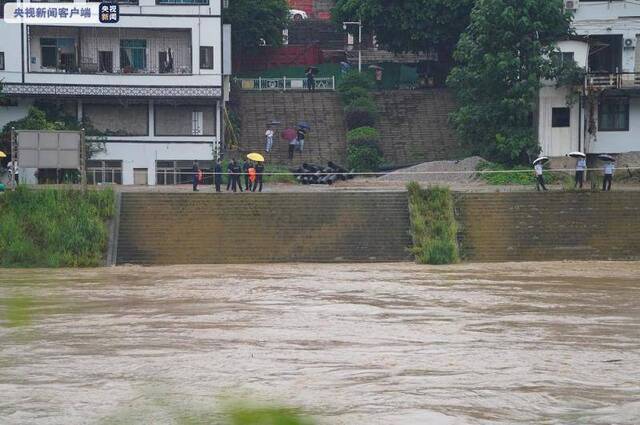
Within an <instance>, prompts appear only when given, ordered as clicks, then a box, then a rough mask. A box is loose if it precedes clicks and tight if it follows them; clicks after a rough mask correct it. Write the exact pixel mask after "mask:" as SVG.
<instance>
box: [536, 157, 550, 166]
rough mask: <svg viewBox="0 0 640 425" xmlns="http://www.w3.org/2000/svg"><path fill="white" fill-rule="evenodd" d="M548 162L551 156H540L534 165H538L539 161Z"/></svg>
mask: <svg viewBox="0 0 640 425" xmlns="http://www.w3.org/2000/svg"><path fill="white" fill-rule="evenodd" d="M547 162H549V158H548V157H546V156H541V157H540V158H538V159H536V160H535V161H533V165H538V164H539V163H542V164H543V165H544V164H546V163H547Z"/></svg>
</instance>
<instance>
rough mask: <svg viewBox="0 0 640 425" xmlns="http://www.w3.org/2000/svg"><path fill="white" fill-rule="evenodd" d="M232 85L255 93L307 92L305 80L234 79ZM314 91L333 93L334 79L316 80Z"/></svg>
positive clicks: (285, 78) (283, 78)
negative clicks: (255, 91)
mask: <svg viewBox="0 0 640 425" xmlns="http://www.w3.org/2000/svg"><path fill="white" fill-rule="evenodd" d="M233 81H234V84H235V86H236V87H238V88H240V89H241V90H257V91H294V90H308V89H309V87H308V86H307V79H306V78H287V77H282V78H262V77H258V78H234V79H233ZM315 89H316V90H318V91H320V90H322V91H333V90H335V89H336V78H335V77H326V78H316V79H315Z"/></svg>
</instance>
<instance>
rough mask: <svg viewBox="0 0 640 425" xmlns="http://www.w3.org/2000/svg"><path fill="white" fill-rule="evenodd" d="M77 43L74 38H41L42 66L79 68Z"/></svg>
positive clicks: (69, 69) (67, 68) (68, 68)
mask: <svg viewBox="0 0 640 425" xmlns="http://www.w3.org/2000/svg"><path fill="white" fill-rule="evenodd" d="M75 44H76V43H75V40H74V39H73V38H44V37H43V38H41V39H40V50H41V55H42V56H41V58H42V67H43V68H60V69H65V70H67V71H72V70H74V69H75V68H77V64H76V53H75V52H76V46H75Z"/></svg>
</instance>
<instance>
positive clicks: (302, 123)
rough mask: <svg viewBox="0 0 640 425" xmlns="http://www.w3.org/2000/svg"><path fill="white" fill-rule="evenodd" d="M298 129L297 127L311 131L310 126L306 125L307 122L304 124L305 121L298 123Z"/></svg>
mask: <svg viewBox="0 0 640 425" xmlns="http://www.w3.org/2000/svg"><path fill="white" fill-rule="evenodd" d="M298 127H299V128H303V129H305V130H311V126H310V125H309V123H308V122H306V121H300V122H299V123H298Z"/></svg>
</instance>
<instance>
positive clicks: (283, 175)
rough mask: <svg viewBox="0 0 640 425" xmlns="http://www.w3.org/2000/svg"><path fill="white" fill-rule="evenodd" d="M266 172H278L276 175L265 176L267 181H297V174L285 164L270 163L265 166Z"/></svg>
mask: <svg viewBox="0 0 640 425" xmlns="http://www.w3.org/2000/svg"><path fill="white" fill-rule="evenodd" d="M264 172H265V173H276V174H277V175H275V176H270V175H266V176H264V182H265V183H297V182H298V181H297V180H296V178H295V176H294V175H293V173H292V172H291V170H289V168H287V167H286V166H285V165H273V164H269V165H266V166H265V167H264Z"/></svg>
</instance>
